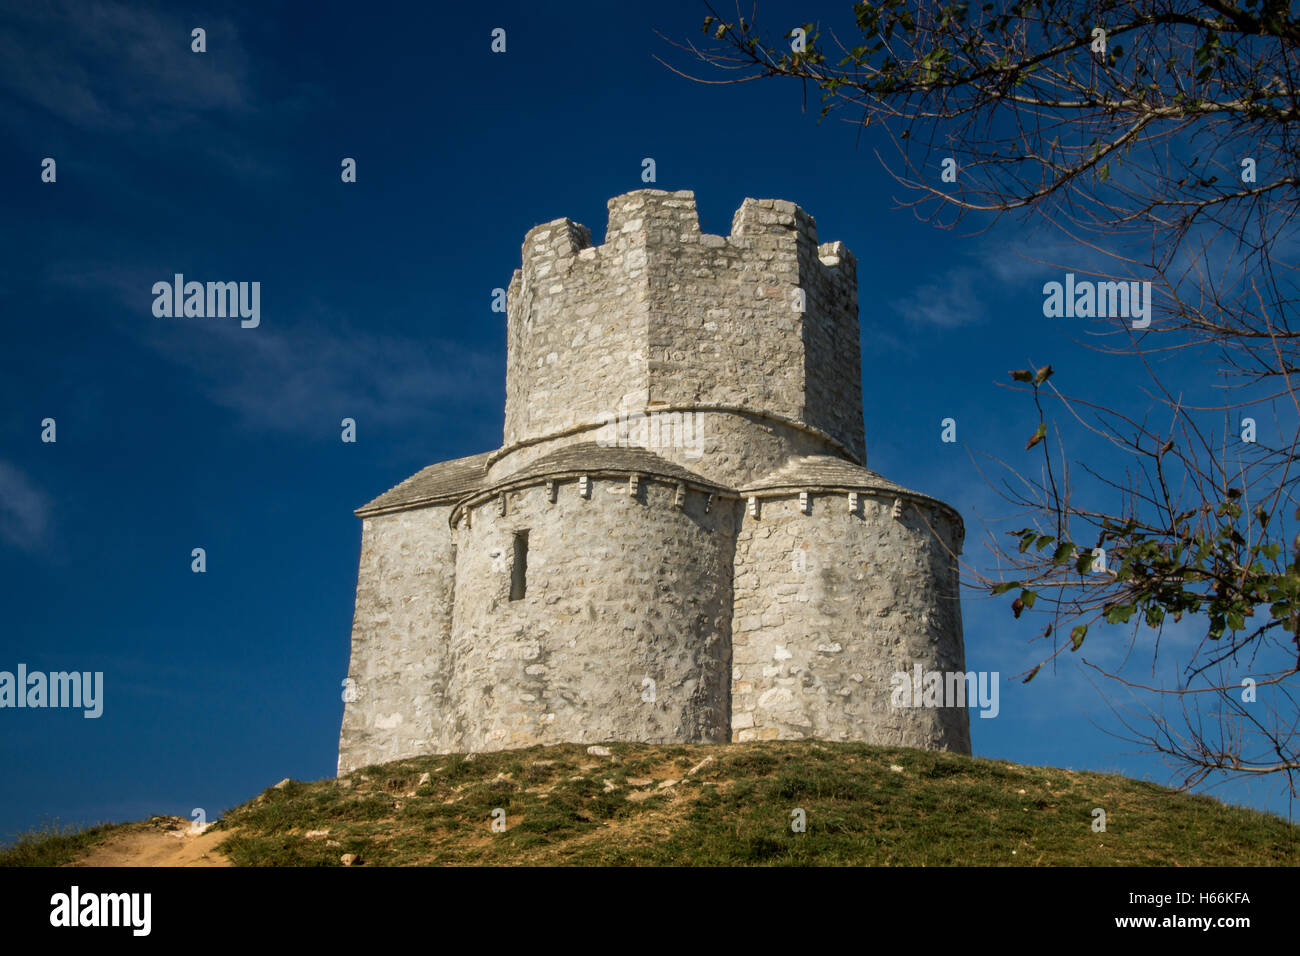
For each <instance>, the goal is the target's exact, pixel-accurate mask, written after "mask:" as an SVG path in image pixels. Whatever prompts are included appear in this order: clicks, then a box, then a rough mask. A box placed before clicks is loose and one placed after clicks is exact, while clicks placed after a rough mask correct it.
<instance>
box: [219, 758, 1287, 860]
mask: <svg viewBox="0 0 1300 956" xmlns="http://www.w3.org/2000/svg"><path fill="white" fill-rule="evenodd" d="M608 747H609V749H610V750H611V752H612V756H610V757H596V756H592V755H590V754H588V753H587V752H586V748H585V747H582V746H578V745H561V746H553V747H533V748H529V749H527V750H515V751H501V752H498V753H491V754H479V755H475V756H472V757H465V756H459V755H452V756H438V757H423V758H416V759H409V760H399V761H396V762H394V763H390V764H385V765H382V766H374V767H367V768H364V769H363V770H360V771H357V772H355V773H352V774H349V775H347V776H346V777H344V778H341V779H340V780H324V781H319V782H315V783H297V782H295V783H291V784H289V785H288V786H287V787H285V788H283V789H281V790H275V789H271V790H268V791H266V792H265V793H263V794H262V795H261V796H259V797H257V798H256V799H255V800H253V801H251V802H250V803H247V804H245V805H243V806H242V807H238V808H236V809H234V810H232V811H230V812H229V813H227V814H226V815H225V817H223V819H222V821H221V822H220V823H219V824H218V827H220V828H224V829H227V830H229V831H230V836H229V837H228V838H227V839H226V840H225V841H224V842H223V843H222V844H221V847H220V849H221V851H222V852H224V853H226V854H228V855H229V857H230V858H231V860H232V861H233V862H234V863H236V864H238V865H253V866H337V865H339V864H340V857H341V856H342V855H343V854H344V853H353V854H356V855H357V856H358V857H359V858H360V861H361V862H362V863H363V864H364V865H370V866H400V865H426V864H442V865H565V864H575V865H596V866H600V865H703V866H735V865H819V866H826V865H829V866H841V865H844V866H860V865H873V866H880V865H924V866H970V865H976V866H1007V865H1010V866H1017V865H1029V866H1066V865H1085V866H1088V865H1098V866H1111V865H1140V866H1237V865H1252V866H1256V865H1262V866H1268V865H1289V866H1294V865H1298V864H1300V828H1297V827H1295V826H1293V825H1291V824H1288V823H1286V822H1285V821H1283V820H1281V819H1280V818H1278V817H1275V816H1272V815H1269V814H1265V813H1260V812H1257V811H1252V810H1245V809H1241V808H1237V807H1230V806H1227V805H1224V804H1221V803H1219V802H1218V801H1216V800H1214V799H1212V798H1210V797H1204V796H1196V795H1191V794H1183V793H1176V792H1173V791H1170V790H1168V789H1166V788H1164V787H1160V786H1157V785H1155V784H1151V783H1145V782H1141V781H1137V780H1131V779H1129V778H1126V777H1119V776H1110V775H1106V774H1097V773H1086V772H1075V771H1068V770H1059V769H1054V768H1048V767H1023V766H1019V765H1015V764H1009V763H1003V762H1000V761H992V760H977V759H972V758H970V757H962V756H958V755H955V754H947V753H938V752H932V751H918V750H902V749H889V748H882V747H871V746H867V745H863V744H839V743H818V742H814V741H791V742H778V741H771V742H764V743H753V744H726V745H714V746H708V745H698V746H656V745H640V744H609V745H608ZM707 757H712V758H713V760H712V762H711V763H709V764H708V765H706V766H704V767H702V768H701V769H699V770H698V771H697V772H696V773H695V774H689V773H688V772H689V770H690V769H691V768H692V767H695V766H696V765H698V764H700V763H701V761H703V760H705V758H707ZM891 767H901V768H902V769H901V771H895V770H892V769H891ZM424 773H428V774H429V780H428V782H427V783H425V784H423V785H421V784H419V780H420V778H421V775H422V774H424ZM667 780H677V781H678V782H677V783H676V784H674V785H672V786H670V787H662V788H661V787H660V783H661V782H663V781H667ZM1096 807H1100V808H1102V809H1104V810H1105V811H1106V815H1107V816H1106V831H1105V832H1094V831H1093V828H1092V825H1093V812H1092V811H1093V809H1094V808H1096ZM496 808H501V809H503V810H505V812H506V814H507V829H506V830H505V832H501V833H499V832H494V831H493V829H492V826H491V823H492V812H493V810H494V809H496ZM796 809H802V810H803V811H804V814H805V816H806V820H807V829H806V832H802V833H796V832H794V831H793V830H792V828H791V822H792V819H793V818H792V812H793V811H794V810H796ZM323 830H328V831H329V832H328V833H326V834H319V833H318V834H317V835H314V836H312V837H308V836H307V835H306V834H307V833H308V832H311V831H323Z"/></svg>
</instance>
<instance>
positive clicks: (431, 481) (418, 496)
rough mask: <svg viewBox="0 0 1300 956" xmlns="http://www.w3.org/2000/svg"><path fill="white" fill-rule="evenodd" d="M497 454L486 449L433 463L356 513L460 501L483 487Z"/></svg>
mask: <svg viewBox="0 0 1300 956" xmlns="http://www.w3.org/2000/svg"><path fill="white" fill-rule="evenodd" d="M495 453H496V452H495V450H493V451H485V452H483V453H482V454H480V455H470V456H469V457H468V458H456V459H454V460H452V461H440V462H438V464H436V465H430V466H429V467H428V468H423V469H421V470H420V471H417V472H416V473H415V474H414V475H412V476H411V477H410V478H407V479H406V480H405V481H403V482H402V483H401V484H399V485H397V486H396V487H394V488H390V489H389V490H388V491H385V492H384V493H383V494H382V495H380V496H379V497H378V498H376V499H375V500H374V501H371V502H368V503H367V504H364V505H362V506H361V507H360V508H358V509H357V510H356V512H355V513H356V514H358V515H366V514H375V513H377V512H380V511H392V510H394V509H398V508H410V507H413V506H415V505H428V504H438V503H443V504H445V503H448V502H452V501H458V500H459V499H461V498H464V497H465V496H466V495H468V494H472V493H473V492H475V491H477V490H478V489H479V488H481V487H482V485H483V479H484V477H485V475H486V472H487V465H488V459H489V458H490V457H492V455H494V454H495Z"/></svg>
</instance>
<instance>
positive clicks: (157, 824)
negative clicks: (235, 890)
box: [68, 817, 230, 866]
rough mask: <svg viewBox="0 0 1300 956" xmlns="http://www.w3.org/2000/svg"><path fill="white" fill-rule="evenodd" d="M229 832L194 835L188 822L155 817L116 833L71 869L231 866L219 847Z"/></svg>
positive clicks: (217, 831)
mask: <svg viewBox="0 0 1300 956" xmlns="http://www.w3.org/2000/svg"><path fill="white" fill-rule="evenodd" d="M228 836H230V831H229V830H216V831H213V830H209V829H208V828H207V827H204V828H203V830H202V831H200V832H198V833H195V832H193V831H192V830H191V825H190V821H189V820H182V819H181V818H180V817H155V818H153V819H152V820H148V821H145V822H143V823H139V824H133V825H132V827H131V828H129V829H126V830H122V831H120V832H116V833H114V834H112V835H111V836H109V837H108V838H107V839H106V840H104V842H103V843H101V844H99V845H98V846H95V847H92V848H91V849H90V850H88V851H87V852H86V853H85V854H84V855H82V856H81V857H79V858H78V859H76V860H74V861H73V862H71V863H69V864H68V866H230V861H229V860H228V859H227V858H226V857H225V856H224V855H223V854H221V853H218V852H217V850H216V846H217V844H218V843H220V842H221V841H222V840H224V839H226V837H228Z"/></svg>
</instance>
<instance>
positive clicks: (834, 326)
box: [611, 190, 865, 474]
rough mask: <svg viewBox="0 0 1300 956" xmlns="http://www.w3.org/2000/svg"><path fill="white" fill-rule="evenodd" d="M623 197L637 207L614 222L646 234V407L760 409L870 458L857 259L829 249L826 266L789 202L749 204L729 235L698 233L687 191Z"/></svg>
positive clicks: (805, 220)
mask: <svg viewBox="0 0 1300 956" xmlns="http://www.w3.org/2000/svg"><path fill="white" fill-rule="evenodd" d="M622 198H625V199H630V201H633V202H635V205H634V206H631V207H622V206H620V207H617V213H616V215H617V216H619V217H629V216H635V217H636V219H637V221H639V222H641V223H642V227H643V228H645V229H646V230H647V239H646V247H647V250H648V259H649V267H648V271H647V276H648V281H649V306H650V366H649V373H650V374H649V385H650V406H651V408H653V407H654V406H655V405H656V404H658V403H661V402H662V403H665V404H668V405H675V404H684V403H691V402H699V403H703V404H720V405H734V406H742V407H747V408H754V409H762V410H764V411H766V412H770V413H773V414H776V415H781V416H784V417H786V418H790V419H794V420H796V421H804V422H807V423H808V424H810V425H813V426H815V427H818V428H821V429H822V430H823V431H825V432H827V433H828V434H830V435H831V437H833V438H835V439H836V440H838V441H840V442H841V443H842V444H843V445H845V446H846V447H847V448H849V449H850V451H851V452H852V453H853V454H854V455H856V456H857V458H858V460H860V461H861V460H864V456H865V448H864V441H863V429H862V393H861V386H860V384H859V381H858V379H859V376H860V372H861V369H860V366H859V361H858V356H859V349H858V325H857V276H856V269H855V265H854V263H853V259H852V257H851V256H849V255H848V254H847V252H846V251H844V250H843V249H842V247H841V246H840V245H839V244H838V243H834V244H828V245H827V246H826V247H824V249H825V251H826V253H827V261H826V262H823V261H822V260H821V252H820V251H819V249H818V246H817V226H816V224H815V223H814V221H813V219H812V217H811V216H809V215H808V214H807V213H805V212H804V211H803V210H802V209H800V208H799V207H798V206H796V205H795V204H794V203H791V202H785V201H782V200H772V199H763V200H757V199H746V200H745V201H744V203H743V204H742V205H741V207H740V209H738V210H737V211H736V215H735V217H734V219H733V222H732V228H731V235H730V236H713V235H707V234H704V235H702V234H701V233H700V227H699V220H698V216H697V212H696V207H695V198H694V195H693V194H692V193H690V192H686V191H683V192H677V193H662V192H654V191H644V190H643V191H641V192H638V193H633V194H631V197H622ZM613 221H614V214H612V215H611V222H613ZM832 250H834V251H835V253H836V255H831V252H832ZM799 290H802V292H803V296H804V300H805V301H804V302H803V306H804V311H802V312H801V311H799V308H798V306H799V304H800V303H799V302H798V297H797V294H796V293H797V292H798V291H799ZM735 424H737V425H743V424H744V423H743V422H741V421H739V420H737V421H736V423H735ZM737 437H738V438H740V437H741V436H737ZM758 473H759V472H755V474H758Z"/></svg>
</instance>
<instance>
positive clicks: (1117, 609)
mask: <svg viewBox="0 0 1300 956" xmlns="http://www.w3.org/2000/svg"><path fill="white" fill-rule="evenodd" d="M1133 611H1134V607H1133V605H1131V604H1115V605H1112V606H1111V607H1109V608H1107V609H1106V623H1107V624H1127V623H1128V620H1129V618H1131V617H1132V616H1133Z"/></svg>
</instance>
